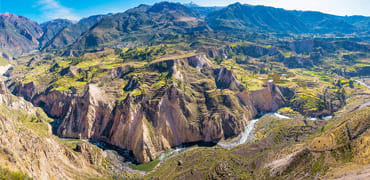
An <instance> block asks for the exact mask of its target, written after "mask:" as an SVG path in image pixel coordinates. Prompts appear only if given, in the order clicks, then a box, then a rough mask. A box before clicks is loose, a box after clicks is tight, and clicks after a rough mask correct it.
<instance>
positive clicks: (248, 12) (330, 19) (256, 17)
mask: <svg viewBox="0 0 370 180" xmlns="http://www.w3.org/2000/svg"><path fill="white" fill-rule="evenodd" d="M206 21H207V23H208V24H209V25H210V26H211V27H212V28H213V29H215V30H227V31H233V30H239V31H245V30H249V31H250V30H252V31H267V32H278V33H296V34H300V33H319V34H327V33H336V34H351V33H354V32H364V31H365V32H366V31H368V29H369V27H370V26H369V21H370V17H364V16H345V17H343V16H335V15H329V14H325V13H321V12H313V11H288V10H284V9H280V8H273V7H267V6H252V5H247V4H245V5H243V4H240V3H235V4H232V5H229V6H228V7H226V8H224V9H221V10H218V11H214V12H212V13H210V14H209V15H208V16H207V17H206Z"/></svg>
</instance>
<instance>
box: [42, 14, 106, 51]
mask: <svg viewBox="0 0 370 180" xmlns="http://www.w3.org/2000/svg"><path fill="white" fill-rule="evenodd" d="M103 17H105V15H96V16H90V17H88V18H84V19H81V20H80V21H79V22H78V23H76V24H71V25H69V26H67V27H65V28H64V29H63V30H62V31H60V32H59V33H57V34H56V35H55V36H54V38H52V39H51V40H50V41H49V42H48V43H46V44H45V45H44V46H43V47H42V48H41V49H53V48H64V47H66V46H68V45H71V44H72V43H74V42H75V41H76V40H77V39H78V38H79V37H80V36H81V35H82V34H83V33H85V32H86V31H88V30H89V29H90V28H91V27H92V26H94V25H95V24H96V23H98V22H99V21H100V20H101V19H102V18H103Z"/></svg>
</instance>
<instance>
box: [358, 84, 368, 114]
mask: <svg viewBox="0 0 370 180" xmlns="http://www.w3.org/2000/svg"><path fill="white" fill-rule="evenodd" d="M356 82H357V83H359V84H361V85H363V86H365V87H367V88H369V89H370V85H368V84H366V83H365V82H362V81H361V80H356ZM367 106H370V101H369V102H366V103H363V104H361V105H360V106H359V108H358V109H362V108H364V107H367Z"/></svg>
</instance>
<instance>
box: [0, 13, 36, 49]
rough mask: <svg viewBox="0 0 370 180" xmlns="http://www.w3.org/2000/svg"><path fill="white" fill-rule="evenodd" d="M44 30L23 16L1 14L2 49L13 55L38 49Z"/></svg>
mask: <svg viewBox="0 0 370 180" xmlns="http://www.w3.org/2000/svg"><path fill="white" fill-rule="evenodd" d="M42 34H43V32H42V28H41V27H40V25H39V24H37V23H36V22H34V21H32V20H29V19H27V18H25V17H23V16H18V15H15V14H10V13H4V14H0V49H1V50H2V51H5V52H7V53H9V54H12V55H20V54H22V53H24V52H28V51H31V50H35V49H37V47H38V45H39V42H38V39H39V38H40V37H41V36H42Z"/></svg>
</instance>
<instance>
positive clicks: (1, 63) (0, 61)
mask: <svg viewBox="0 0 370 180" xmlns="http://www.w3.org/2000/svg"><path fill="white" fill-rule="evenodd" d="M8 64H9V62H8V61H7V60H6V59H5V58H2V57H0V66H6V65H8Z"/></svg>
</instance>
